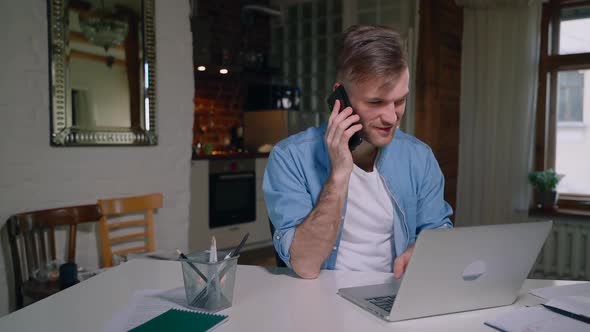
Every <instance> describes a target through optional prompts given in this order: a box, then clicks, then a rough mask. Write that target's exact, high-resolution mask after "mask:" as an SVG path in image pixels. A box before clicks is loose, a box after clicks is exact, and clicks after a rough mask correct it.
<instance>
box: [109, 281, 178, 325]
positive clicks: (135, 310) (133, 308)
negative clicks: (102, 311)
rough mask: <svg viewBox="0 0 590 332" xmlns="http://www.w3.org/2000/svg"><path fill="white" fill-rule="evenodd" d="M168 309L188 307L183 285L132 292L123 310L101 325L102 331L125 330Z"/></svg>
mask: <svg viewBox="0 0 590 332" xmlns="http://www.w3.org/2000/svg"><path fill="white" fill-rule="evenodd" d="M170 309H181V310H187V309H189V308H188V307H187V306H186V297H185V293H184V287H179V288H173V289H169V290H161V289H144V290H140V291H137V292H135V293H134V295H133V298H132V299H131V301H130V302H129V303H128V304H127V306H126V307H125V308H124V309H123V310H121V311H120V312H118V313H117V314H115V315H114V316H113V317H112V318H111V320H110V321H108V322H107V323H106V324H105V325H104V326H103V331H104V332H107V331H108V332H126V331H129V330H131V329H133V328H134V327H136V326H139V325H141V324H143V323H145V322H147V321H149V320H151V319H152V318H155V317H157V316H159V315H161V314H163V313H164V312H166V311H168V310H170Z"/></svg>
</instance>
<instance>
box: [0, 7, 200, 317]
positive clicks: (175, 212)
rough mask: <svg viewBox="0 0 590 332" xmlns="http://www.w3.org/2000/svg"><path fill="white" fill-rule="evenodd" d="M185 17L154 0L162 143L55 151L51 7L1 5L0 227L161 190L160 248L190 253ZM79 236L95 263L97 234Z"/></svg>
mask: <svg viewBox="0 0 590 332" xmlns="http://www.w3.org/2000/svg"><path fill="white" fill-rule="evenodd" d="M188 15H189V4H188V1H174V2H168V1H164V0H157V1H156V43H157V60H156V61H157V63H156V67H157V71H156V73H157V78H156V79H157V98H158V99H157V104H158V114H157V119H158V120H157V121H158V135H159V145H158V146H155V147H81V148H55V147H50V145H49V97H48V59H47V21H46V0H23V1H2V2H0V41H1V44H2V46H1V47H0V226H4V223H5V221H6V219H7V218H8V217H9V216H10V215H11V214H14V213H17V212H22V211H27V210H37V209H44V208H52V207H58V206H64V205H75V204H85V203H93V202H95V201H96V199H97V198H99V197H115V196H123V195H134V194H143V193H150V192H162V193H163V194H164V208H162V209H160V210H159V212H158V214H157V215H156V241H157V246H158V248H159V249H160V248H161V249H173V248H176V247H180V248H186V247H187V246H188V239H187V230H188V205H189V200H190V194H189V171H190V161H189V160H190V144H191V138H192V123H193V121H192V119H193V106H192V98H193V95H194V83H193V76H192V71H191V70H192V59H191V57H192V45H191V35H190V26H189V19H188ZM79 233H81V234H80V235H79V240H78V262H79V264H80V265H83V266H87V267H93V266H97V264H98V259H97V254H96V251H97V250H96V236H95V234H96V231H95V229H94V227H90V228H89V229H86V230H85V231H82V232H79ZM7 246H8V245H7V243H6V241H5V238H4V237H3V238H2V246H1V248H0V316H1V315H4V314H6V313H8V310H9V302H8V298H9V297H8V296H7V294H12V289H9V287H8V284H7V279H6V278H7V273H10V271H11V267H10V266H6V265H5V261H6V259H7V257H9V256H8V255H9V253H8V251H7ZM10 286H11V287H12V285H10ZM12 297H13V296H12V295H10V298H11V299H12Z"/></svg>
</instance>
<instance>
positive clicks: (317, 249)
mask: <svg viewBox="0 0 590 332" xmlns="http://www.w3.org/2000/svg"><path fill="white" fill-rule="evenodd" d="M348 179H349V178H348V177H341V178H337V177H335V176H330V177H329V178H328V181H327V182H326V184H325V185H324V188H323V190H322V193H321V194H320V198H319V200H318V204H317V205H316V207H315V208H314V209H313V210H312V211H311V212H310V213H309V215H308V216H307V218H305V220H304V221H303V222H302V223H301V224H300V225H299V226H297V228H296V229H295V236H294V238H293V242H292V243H291V248H290V254H291V266H292V267H293V270H294V271H295V272H296V273H297V274H298V275H299V276H300V277H302V278H306V279H308V278H316V277H317V276H318V275H319V272H320V267H321V265H322V263H323V261H324V260H325V259H326V257H328V255H329V254H330V252H331V251H332V248H333V247H334V244H335V243H336V239H337V237H338V230H339V228H340V220H341V217H342V209H343V207H344V201H345V200H346V193H347V191H348Z"/></svg>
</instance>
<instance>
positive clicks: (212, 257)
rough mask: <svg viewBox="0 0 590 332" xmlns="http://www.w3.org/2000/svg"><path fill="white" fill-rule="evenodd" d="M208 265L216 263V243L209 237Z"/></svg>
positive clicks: (213, 237)
mask: <svg viewBox="0 0 590 332" xmlns="http://www.w3.org/2000/svg"><path fill="white" fill-rule="evenodd" d="M209 263H217V241H215V236H212V237H211V249H209Z"/></svg>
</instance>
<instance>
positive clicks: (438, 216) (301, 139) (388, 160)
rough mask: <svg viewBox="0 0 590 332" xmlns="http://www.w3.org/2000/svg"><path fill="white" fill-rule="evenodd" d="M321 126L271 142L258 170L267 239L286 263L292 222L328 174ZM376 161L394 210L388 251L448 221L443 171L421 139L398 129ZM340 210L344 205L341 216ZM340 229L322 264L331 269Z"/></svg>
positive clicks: (307, 209)
mask: <svg viewBox="0 0 590 332" xmlns="http://www.w3.org/2000/svg"><path fill="white" fill-rule="evenodd" d="M325 131H326V125H323V126H321V127H319V128H315V127H314V128H309V129H307V130H305V131H303V132H300V133H298V134H295V135H292V136H290V137H288V138H286V139H284V140H282V141H280V142H279V143H277V145H276V146H275V147H274V148H273V150H272V151H271V153H270V156H269V159H268V163H267V165H266V170H265V172H264V178H263V183H262V189H263V191H264V200H265V203H266V207H267V209H268V216H269V218H270V220H271V221H272V223H273V225H274V227H275V233H274V234H273V243H274V246H275V249H276V251H277V252H278V254H279V256H280V257H281V259H283V261H285V263H286V264H287V265H288V266H289V267H291V264H290V259H291V256H290V254H289V249H290V248H291V242H292V241H293V236H294V235H295V227H296V226H297V225H299V224H300V223H302V222H303V221H304V220H305V218H306V217H307V215H308V214H309V213H310V212H311V210H312V209H313V208H314V207H315V205H316V204H317V202H318V199H319V196H320V193H321V191H322V188H323V186H324V183H325V182H326V181H327V179H328V176H329V174H330V169H331V166H330V158H329V156H328V151H327V147H326V143H325V140H324V134H325ZM376 167H377V170H378V171H379V174H380V175H381V177H382V178H383V180H384V182H385V184H386V188H387V189H389V193H390V198H391V201H392V204H393V206H394V209H395V212H396V213H397V215H398V216H399V218H394V223H393V229H392V232H393V238H394V245H393V246H392V251H393V253H392V257H394V258H395V257H397V256H398V255H400V254H401V253H403V252H404V251H405V250H406V249H407V248H408V246H410V245H411V244H412V243H414V242H415V241H416V236H417V235H418V234H419V233H420V231H421V230H422V229H427V228H441V227H452V226H453V224H452V223H451V221H450V220H449V217H450V216H451V214H452V209H451V207H450V206H449V204H447V203H446V202H445V201H444V198H443V194H444V177H443V174H442V172H441V170H440V167H439V165H438V163H437V161H436V159H435V157H434V154H433V153H432V150H431V149H430V148H429V147H428V146H427V145H426V144H424V143H423V142H421V141H420V140H418V139H417V138H415V137H413V136H410V135H408V134H406V133H404V132H402V131H401V130H399V129H398V130H396V133H395V137H394V139H393V141H392V142H391V143H390V144H389V145H387V146H385V147H383V148H381V149H379V153H378V155H377V160H376ZM345 205H346V204H345ZM345 214H346V206H345V207H344V211H343V212H342V220H341V222H344V215H345ZM341 235H342V224H341V227H340V231H339V234H338V239H337V241H336V245H335V246H334V248H333V250H332V253H331V254H330V255H329V256H328V258H327V259H326V260H325V261H324V263H323V264H322V269H334V266H335V264H336V256H337V255H338V246H339V243H340V238H341Z"/></svg>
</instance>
